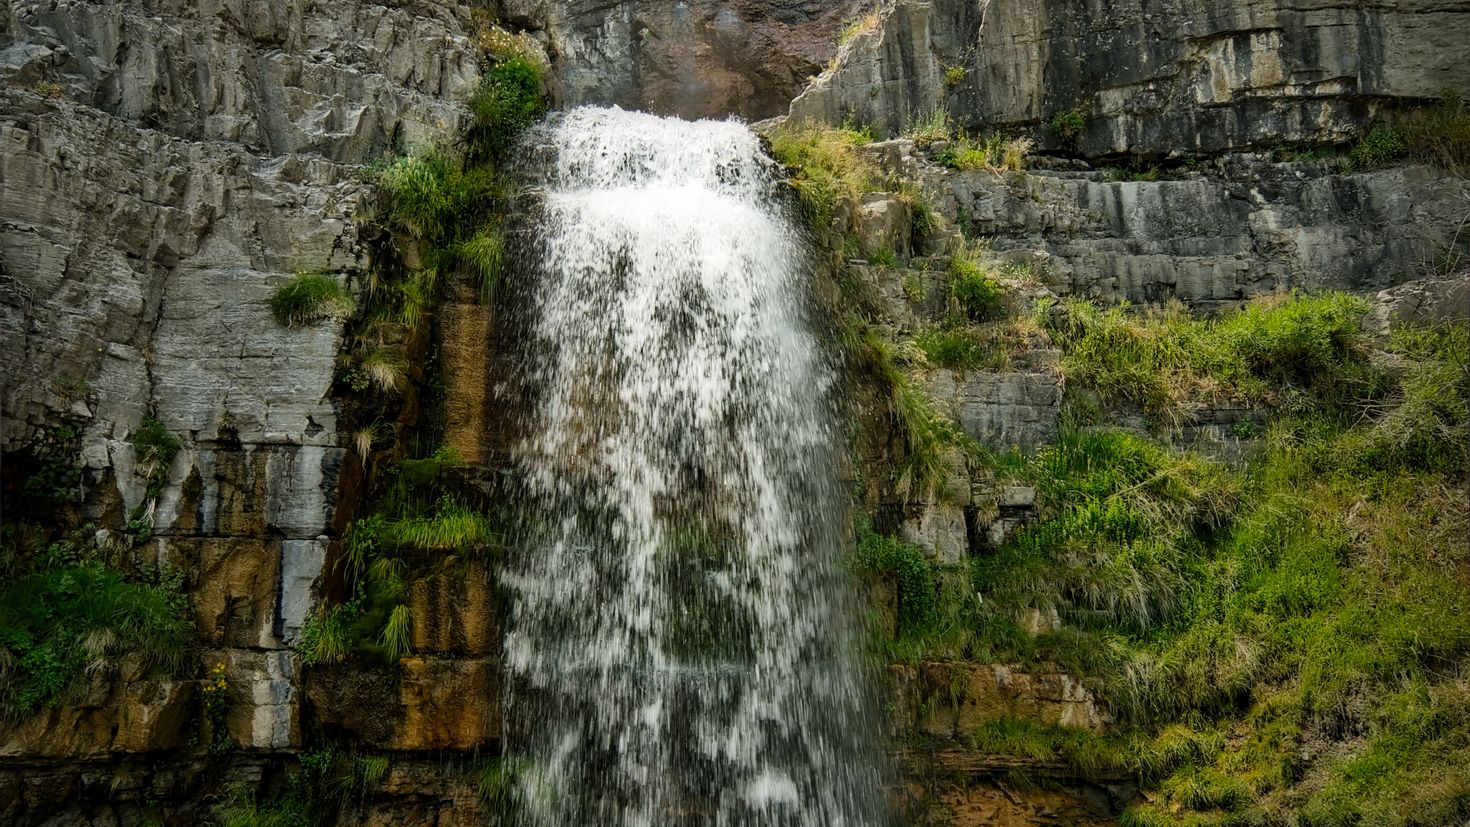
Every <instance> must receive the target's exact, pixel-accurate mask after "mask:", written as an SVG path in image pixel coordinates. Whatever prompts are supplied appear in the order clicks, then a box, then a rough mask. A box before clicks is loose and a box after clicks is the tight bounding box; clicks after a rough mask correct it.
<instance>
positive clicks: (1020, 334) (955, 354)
mask: <svg viewBox="0 0 1470 827" xmlns="http://www.w3.org/2000/svg"><path fill="white" fill-rule="evenodd" d="M1036 329H1037V328H1036V324H1035V322H1034V321H1033V320H1031V319H1030V318H1027V317H1020V318H1015V319H1011V320H1008V321H1006V322H992V323H988V324H973V323H969V322H968V321H960V320H955V321H951V322H948V323H945V324H937V325H935V324H931V325H925V326H923V327H921V328H919V330H918V331H917V332H915V333H914V337H913V342H914V345H915V346H916V347H918V348H919V350H920V351H922V352H923V354H924V358H925V360H926V361H927V362H928V363H929V364H931V365H935V366H937V367H941V368H949V369H951V370H984V371H989V372H992V373H999V372H1003V371H1006V370H1008V369H1009V368H1010V364H1011V357H1012V356H1013V355H1014V354H1015V353H1017V352H1019V351H1021V350H1024V349H1025V348H1026V346H1027V337H1028V334H1029V333H1030V332H1032V331H1035V330H1036Z"/></svg>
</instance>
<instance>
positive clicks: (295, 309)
mask: <svg viewBox="0 0 1470 827" xmlns="http://www.w3.org/2000/svg"><path fill="white" fill-rule="evenodd" d="M353 307H354V304H353V301H352V295H351V294H350V293H348V292H347V288H345V287H343V286H342V283H341V282H339V281H338V280H337V278H336V277H335V276H333V275H331V274H329V273H297V274H296V275H295V276H293V277H292V278H291V280H290V281H288V282H286V283H285V284H283V285H281V286H280V287H279V288H277V289H276V292H275V293H274V294H272V295H271V316H273V317H274V318H275V320H276V323H277V324H280V325H284V326H286V327H301V326H303V325H307V324H310V323H312V322H316V321H320V320H322V319H329V318H334V317H336V318H341V317H344V316H350V315H351V314H352V310H353Z"/></svg>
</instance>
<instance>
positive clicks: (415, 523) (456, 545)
mask: <svg viewBox="0 0 1470 827" xmlns="http://www.w3.org/2000/svg"><path fill="white" fill-rule="evenodd" d="M383 539H384V541H385V542H386V543H387V544H388V545H390V546H394V547H399V548H415V549H423V550H426V551H478V550H483V549H485V548H487V547H489V546H491V545H492V544H494V542H495V540H496V537H495V534H494V533H493V532H492V531H491V529H490V523H489V521H488V520H487V519H486V518H485V515H483V514H481V513H479V512H478V511H476V510H474V509H471V508H469V507H467V506H465V505H463V504H461V503H459V502H457V501H455V500H453V499H450V498H448V497H445V498H444V499H442V500H441V501H440V502H439V503H438V504H437V505H436V507H435V508H434V509H433V510H432V511H430V512H427V513H423V514H418V515H414V516H411V517H407V518H404V519H400V520H394V521H392V522H389V523H387V524H386V525H385V526H384V528H383Z"/></svg>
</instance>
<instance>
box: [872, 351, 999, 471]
mask: <svg viewBox="0 0 1470 827" xmlns="http://www.w3.org/2000/svg"><path fill="white" fill-rule="evenodd" d="M862 344H863V353H864V356H865V358H866V360H867V362H868V364H869V366H870V367H871V368H872V370H873V372H874V373H875V374H876V375H877V376H878V379H879V381H880V382H882V383H883V386H884V387H885V388H886V389H887V391H888V403H889V411H890V413H891V415H892V416H893V420H894V423H895V425H896V426H897V429H898V432H899V434H901V435H902V437H903V443H904V457H903V459H902V460H901V461H900V462H899V463H898V467H897V469H896V480H895V481H896V487H897V489H898V491H899V492H900V493H901V494H903V495H904V496H906V497H909V498H913V499H922V498H923V497H925V496H927V495H928V494H930V493H932V492H933V491H935V490H936V489H937V488H938V487H939V486H940V484H941V483H942V482H943V480H944V476H945V474H946V473H947V468H948V466H947V465H946V460H945V455H946V453H948V451H949V449H951V448H961V449H964V450H966V451H971V452H973V451H974V450H975V449H976V448H975V445H974V441H973V440H971V439H970V438H969V437H968V436H966V435H965V434H964V432H962V431H961V430H960V429H959V427H958V426H956V425H955V424H954V422H953V421H952V420H951V419H950V418H949V417H948V416H946V415H944V414H943V413H941V412H940V411H939V410H937V409H936V408H935V407H934V402H933V400H932V399H930V398H929V395H928V394H927V393H925V392H924V390H923V388H921V387H919V386H918V385H917V384H916V383H915V381H914V380H913V379H912V378H910V377H909V376H908V375H907V374H905V373H904V371H903V370H902V369H901V368H900V367H899V365H898V354H897V347H896V346H895V345H894V344H893V343H891V342H889V341H887V340H886V339H884V338H883V337H882V336H880V335H879V334H878V332H877V331H876V330H873V329H869V330H867V331H866V333H865V334H864V336H863V341H862Z"/></svg>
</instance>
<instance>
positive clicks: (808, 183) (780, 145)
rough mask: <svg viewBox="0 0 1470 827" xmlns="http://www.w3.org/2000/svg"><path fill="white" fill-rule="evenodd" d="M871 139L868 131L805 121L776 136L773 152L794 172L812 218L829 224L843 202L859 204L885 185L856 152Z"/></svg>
mask: <svg viewBox="0 0 1470 827" xmlns="http://www.w3.org/2000/svg"><path fill="white" fill-rule="evenodd" d="M872 140H873V138H872V135H870V134H869V133H867V132H865V131H859V130H856V129H851V128H846V127H843V128H834V127H830V126H824V125H822V124H815V123H803V124H799V125H793V126H783V127H782V128H781V129H780V130H778V131H777V132H776V133H775V134H773V135H772V136H771V151H772V152H773V153H774V154H775V156H776V158H777V159H778V160H780V161H781V163H783V164H785V165H786V166H787V167H789V168H790V169H791V171H792V178H791V183H792V186H794V187H796V191H797V193H798V194H799V195H800V196H801V201H802V204H803V205H804V206H805V207H806V208H807V210H808V211H809V213H810V214H811V216H812V218H813V219H815V220H816V221H817V222H818V223H819V225H825V224H827V223H828V222H829V221H830V220H831V217H832V210H833V208H834V207H835V206H836V205H837V203H838V202H839V201H841V200H848V201H853V202H856V201H857V200H859V198H860V197H861V196H862V194H863V193H865V192H875V191H877V190H878V188H879V187H880V186H881V185H882V182H883V176H882V173H880V172H879V171H878V168H877V167H876V166H875V165H874V164H873V163H872V162H871V161H869V160H868V159H866V158H864V157H863V156H862V155H861V154H860V153H858V152H857V150H856V148H857V147H860V146H863V145H865V144H868V143H871V142H872Z"/></svg>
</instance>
